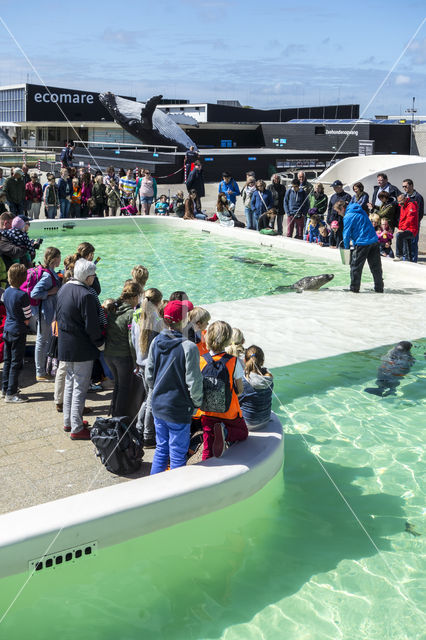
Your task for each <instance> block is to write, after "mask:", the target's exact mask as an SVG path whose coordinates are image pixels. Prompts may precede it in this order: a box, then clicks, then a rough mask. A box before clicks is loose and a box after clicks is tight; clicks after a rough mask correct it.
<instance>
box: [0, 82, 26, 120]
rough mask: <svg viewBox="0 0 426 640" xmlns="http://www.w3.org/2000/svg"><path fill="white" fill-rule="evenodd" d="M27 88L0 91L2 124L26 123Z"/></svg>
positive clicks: (0, 118)
mask: <svg viewBox="0 0 426 640" xmlns="http://www.w3.org/2000/svg"><path fill="white" fill-rule="evenodd" d="M24 120H25V88H24V87H19V88H18V89H0V123H1V122H24Z"/></svg>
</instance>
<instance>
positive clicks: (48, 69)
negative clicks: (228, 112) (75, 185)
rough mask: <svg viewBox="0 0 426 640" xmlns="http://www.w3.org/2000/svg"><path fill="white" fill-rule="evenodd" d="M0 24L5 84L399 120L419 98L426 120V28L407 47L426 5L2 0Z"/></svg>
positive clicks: (0, 81)
mask: <svg viewBox="0 0 426 640" xmlns="http://www.w3.org/2000/svg"><path fill="white" fill-rule="evenodd" d="M0 17H1V21H0V85H6V84H15V83H22V82H32V83H34V84H41V82H40V78H41V79H42V81H43V82H44V83H45V84H47V85H51V86H57V87H64V88H70V89H83V90H88V91H112V92H113V93H119V94H122V95H130V96H135V97H137V99H138V100H141V101H145V100H146V99H148V98H149V97H150V96H152V95H156V94H158V93H162V94H163V95H164V97H166V98H172V99H180V98H185V99H189V100H190V101H191V102H216V100H218V99H225V100H239V101H240V102H241V104H243V105H250V106H252V107H257V108H273V107H287V106H315V105H319V104H321V105H322V104H347V103H356V104H360V106H361V114H362V115H363V116H365V117H372V116H374V115H379V114H380V115H382V114H388V115H400V114H401V115H406V114H405V110H406V109H409V108H411V106H412V98H413V97H415V98H416V105H415V106H416V108H417V110H418V115H426V21H425V22H424V24H423V26H422V27H421V29H420V31H419V32H418V34H417V36H416V37H415V38H414V40H412V37H413V35H414V34H415V32H416V30H417V29H418V27H419V26H420V25H421V24H422V21H424V20H425V17H426V5H425V2H424V0H421V1H418V0H412V1H410V0H407V1H406V2H405V3H401V2H400V1H398V2H396V1H395V0H388V1H387V2H384V1H383V0H382V1H381V2H378V1H376V0H370V1H369V2H367V1H365V0H358V1H357V2H354V3H352V2H351V3H348V2H344V1H343V2H342V0H340V2H337V1H334V0H332V1H328V2H323V3H318V2H310V0H306V1H305V3H301V2H300V3H294V4H293V3H290V2H287V1H286V0H282V1H278V0H268V2H262V1H261V0H245V1H243V0H228V1H225V0H174V1H172V0H157V2H153V1H152V0H150V1H149V2H148V1H146V0H138V1H137V2H134V3H126V4H125V3H120V2H118V1H117V0H114V1H111V0H104V1H103V2H99V3H97V2H87V1H86V2H82V1H81V0H74V1H73V2H72V3H69V4H62V5H53V3H52V2H50V1H49V2H46V1H45V0H39V1H38V2H37V3H32V2H31V3H30V2H29V0H23V2H22V3H20V4H16V2H10V1H9V0H0ZM9 31H10V32H11V34H12V35H10V33H9ZM18 45H19V46H20V47H21V48H22V49H23V51H24V52H25V54H26V56H27V57H28V60H29V62H28V61H27V59H26V58H25V57H24V55H23V53H22V51H21V50H20V49H19V46H18ZM401 54H403V55H402V57H401ZM399 58H400V60H399V61H398V59H399ZM396 63H397V64H396ZM390 71H391V73H390V75H389V77H387V75H388V73H389V72H390ZM37 74H38V75H37ZM385 79H386V81H385V82H384V84H383V86H382V87H381V84H382V83H383V81H384V80H385ZM378 90H379V91H378ZM376 93H377V95H375V94H376Z"/></svg>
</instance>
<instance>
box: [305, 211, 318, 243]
mask: <svg viewBox="0 0 426 640" xmlns="http://www.w3.org/2000/svg"><path fill="white" fill-rule="evenodd" d="M319 222H320V217H319V215H318V214H315V213H313V214H312V215H311V217H310V220H309V222H308V224H307V227H306V240H307V241H308V242H320V237H321V236H320V226H319Z"/></svg>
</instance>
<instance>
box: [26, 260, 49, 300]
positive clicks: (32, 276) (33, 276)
mask: <svg viewBox="0 0 426 640" xmlns="http://www.w3.org/2000/svg"><path fill="white" fill-rule="evenodd" d="M46 272H47V273H50V271H49V269H47V268H46V267H42V266H41V265H39V266H38V267H31V269H28V271H27V279H26V280H25V282H24V284H21V286H20V289H21V290H22V291H25V292H26V293H28V295H29V298H30V304H31V306H32V307H38V306H39V304H40V300H36V298H32V297H31V292H32V290H33V289H34V287H35V286H36V284H37V283H38V282H40V280H41V277H42V275H43V274H44V273H46ZM51 278H52V287H54V286H55V282H54V280H53V277H52V275H51Z"/></svg>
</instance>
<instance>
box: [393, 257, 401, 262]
mask: <svg viewBox="0 0 426 640" xmlns="http://www.w3.org/2000/svg"><path fill="white" fill-rule="evenodd" d="M393 261H394V262H402V258H400V257H399V256H396V257H395V258H394V259H393Z"/></svg>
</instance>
